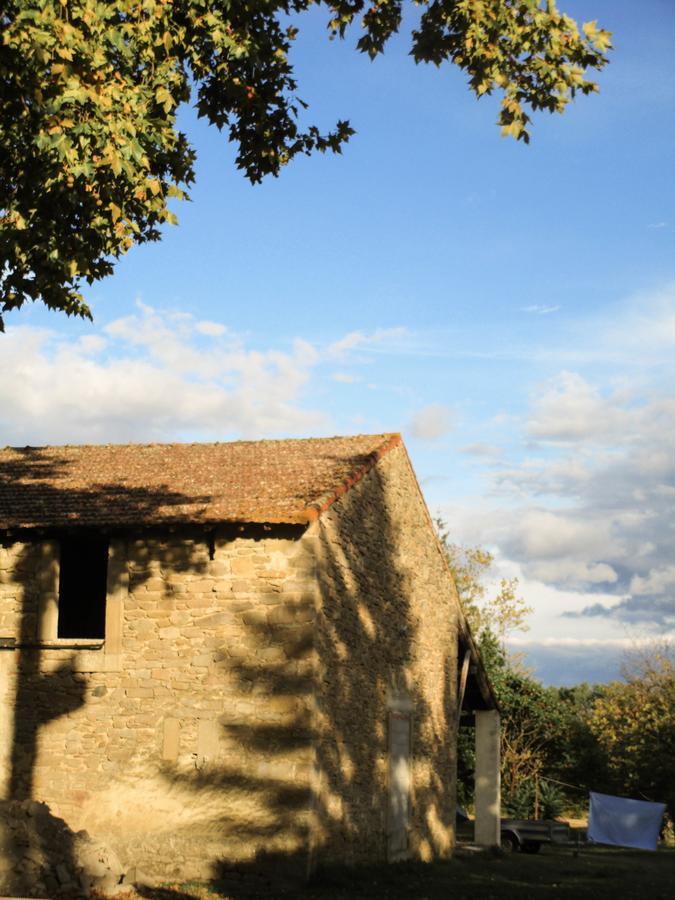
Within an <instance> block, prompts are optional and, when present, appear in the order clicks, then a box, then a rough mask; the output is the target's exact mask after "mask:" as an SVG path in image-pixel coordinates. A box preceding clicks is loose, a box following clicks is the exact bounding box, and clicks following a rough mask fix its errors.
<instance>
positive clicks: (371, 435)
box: [0, 431, 401, 453]
mask: <svg viewBox="0 0 675 900" xmlns="http://www.w3.org/2000/svg"><path fill="white" fill-rule="evenodd" d="M375 437H383V438H386V439H387V440H388V439H390V438H394V437H398V438H399V439H400V438H401V435H400V432H397V431H382V432H378V431H374V432H365V433H359V434H332V435H329V436H328V437H283V438H252V439H245V438H243V439H242V438H238V439H237V440H234V441H126V442H119V443H117V442H114V441H112V442H111V441H109V442H107V443H99V444H24V446H18V445H14V444H5V446H4V447H0V453H1V452H2V451H4V450H17V451H22V450H85V449H92V448H99V447H137V448H141V447H223V446H227V447H232V446H235V445H237V444H242V445H251V444H256V445H260V444H284V443H294V444H303V443H305V444H306V443H309V442H311V441H345V440H356V439H358V438H375Z"/></svg>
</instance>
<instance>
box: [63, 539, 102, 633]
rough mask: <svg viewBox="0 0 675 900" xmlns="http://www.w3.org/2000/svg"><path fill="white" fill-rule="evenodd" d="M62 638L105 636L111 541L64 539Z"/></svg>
mask: <svg viewBox="0 0 675 900" xmlns="http://www.w3.org/2000/svg"><path fill="white" fill-rule="evenodd" d="M59 568H60V574H59V626H58V636H59V637H60V638H99V639H102V638H104V637H105V598H106V592H107V582H108V541H107V540H106V539H105V538H100V537H87V538H75V539H69V540H64V541H62V542H61V560H60V567H59Z"/></svg>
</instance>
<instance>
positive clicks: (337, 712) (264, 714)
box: [0, 435, 464, 891]
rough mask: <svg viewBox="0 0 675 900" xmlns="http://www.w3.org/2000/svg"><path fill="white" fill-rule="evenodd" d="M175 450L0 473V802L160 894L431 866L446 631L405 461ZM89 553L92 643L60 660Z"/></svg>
mask: <svg viewBox="0 0 675 900" xmlns="http://www.w3.org/2000/svg"><path fill="white" fill-rule="evenodd" d="M350 442H351V443H350ZM193 446H194V447H196V448H198V449H197V450H195V451H194V460H193V463H192V466H190V452H189V447H188V449H187V450H186V449H185V447H186V445H167V446H165V447H164V448H163V449H162V451H161V452H162V457H161V458H162V460H163V463H162V466H161V468H158V463H157V453H159V452H160V451H159V450H157V448H161V445H151V447H150V449H148V448H137V449H136V450H135V454H136V455H134V448H132V447H125V448H123V451H124V453H125V454H128V455H127V456H126V457H125V459H126V460H127V461H128V460H132V461H133V464H131V463H129V462H125V464H124V465H121V464H120V465H119V466H118V463H117V461H116V460H117V457H116V456H115V450H116V449H117V448H114V447H111V448H107V451H109V452H108V456H107V457H106V456H105V454H102V452H101V453H98V449H97V448H83V449H82V448H46V449H45V450H44V451H35V453H34V454H33V455H31V454H26V453H24V454H23V456H21V457H20V458H18V460H17V457H16V455H12V453H17V452H18V451H16V452H15V451H12V452H9V451H0V531H2V534H3V543H2V546H1V547H0V790H1V791H2V793H1V795H0V796H1V797H2V798H4V799H5V800H6V801H13V802H25V801H30V800H38V801H44V802H45V803H47V804H49V807H50V809H51V811H52V812H53V814H54V815H56V816H58V817H62V818H63V819H64V820H65V822H66V823H67V825H68V827H69V829H70V830H71V831H72V832H73V833H76V832H78V831H80V830H82V829H86V831H87V833H88V835H91V836H93V837H92V838H91V839H92V840H94V839H95V840H96V841H100V842H102V843H103V844H104V845H105V846H106V847H109V848H110V850H111V852H112V853H114V854H115V856H116V858H118V859H119V860H121V863H120V865H121V867H122V869H125V870H126V869H128V868H130V867H132V866H133V867H136V866H137V867H139V868H140V869H142V870H143V871H144V872H147V873H148V875H149V876H151V877H155V878H164V879H172V878H210V877H214V876H217V875H218V873H219V872H222V871H223V870H224V869H225V868H226V867H228V866H232V865H234V864H237V865H239V866H242V867H246V866H253V865H260V864H262V863H264V862H265V861H272V862H274V864H275V865H280V864H282V863H283V864H286V863H287V864H289V865H290V866H291V867H294V868H295V869H296V870H297V871H298V872H306V871H308V870H309V869H311V868H312V867H314V866H316V865H319V864H321V863H326V862H359V861H378V860H384V859H386V858H390V859H391V858H402V857H414V858H421V859H431V858H433V857H436V856H442V855H447V854H449V853H450V852H451V850H452V847H453V842H454V827H453V826H454V810H455V760H456V729H457V722H458V714H457V713H458V711H457V684H458V674H457V644H458V632H459V631H460V630H461V629H462V628H463V627H464V626H463V623H462V619H461V612H460V608H459V604H458V600H457V596H456V592H455V588H454V585H453V583H452V579H451V577H450V575H449V572H448V570H447V567H446V565H445V561H444V559H443V556H442V554H441V553H440V551H439V548H438V545H437V541H436V538H435V535H434V531H433V527H432V524H431V522H430V519H429V515H428V512H427V510H426V507H425V505H424V501H423V499H422V496H421V493H420V491H419V488H418V485H417V482H416V479H415V476H414V474H413V471H412V468H411V466H410V463H409V460H408V457H407V454H406V451H405V448H404V446H403V444H402V443H401V441H400V439H399V438H397V436H391V435H379V436H367V437H365V438H352V439H325V440H316V441H284V442H258V443H255V442H253V443H248V444H246V443H240V444H232V445H193ZM173 447H179V448H180V449H179V450H177V451H176V454H180V466H178V463H176V470H175V473H174V474H173V475H172V476H171V465H172V464H173V463H172V460H173V459H174V457H172V448H173ZM209 447H213V448H217V450H216V449H214V450H213V451H212V453H211V457H209V450H208V448H209ZM228 447H229V448H235V449H233V450H231V451H227V450H226V449H225V450H224V449H223V448H228ZM205 448H206V449H205ZM78 449H80V450H81V452H80V453H79V455H78V452H77V451H78ZM105 449H106V448H102V450H105ZM61 450H62V451H63V452H62V454H61V455H59V452H60V451H61ZM144 450H145V451H147V452H146V457H147V458H145V457H144V459H145V462H143V459H141V463H143V464H142V465H141V463H138V464H137V462H136V461H137V459H138V457H143V453H144ZM156 450H157V453H156V452H155V451H156ZM89 451H91V453H94V452H95V451H96V453H97V454H98V456H97V462H96V467H95V469H96V475H95V477H94V476H89V475H87V474H86V473H85V475H82V473H81V472H80V473H79V474H78V472H79V469H78V465H83V464H82V460H83V459H84V458H85V457H87V452H89ZM121 452H122V450H120V453H121ZM228 452H230V456H229V457H226V456H223V454H227V453H228ZM216 454H217V455H218V457H217V459H216ZM319 458H320V459H319ZM106 459H108V462H107V463H106ZM111 460H112V462H111ZM228 460H229V463H228ZM216 463H217V465H216ZM106 466H107V468H106ZM143 466H145V469H144V468H143ZM129 472H131V475H129ZM218 472H221V474H222V478H223V480H224V481H225V482H227V490H228V491H229V494H228V496H230V497H233V498H235V499H234V500H231V501H227V502H231V503H232V504H234V506H235V507H236V508H234V509H228V508H226V500H224V499H222V497H221V496H220V495H219V494H217V490H218V488H217V484H218ZM167 473H168V474H167ZM200 473H201V476H200ZM132 476H134V477H135V478H136V481H134V480H133V477H132ZM169 476H170V477H171V480H170V481H167V478H169ZM78 478H79V479H80V480H79V481H78ZM87 479H89V480H87ZM97 479H98V480H97ZM3 485H4V486H5V490H4V495H3ZM8 485H9V487H8ZM22 485H25V487H26V496H27V497H28V499H27V500H25V502H24V501H22V499H21V498H22V496H23V495H22V493H21V487H22ZM223 490H224V489H223ZM169 491H170V492H172V495H173V497H174V502H173V506H172V507H169V506H167V501H166V495H167V492H169ZM247 492H248V493H247ZM141 495H142V496H141ZM3 496H4V499H3ZM8 497H9V499H7V498H8ZM139 497H140V498H141V499H139ZM17 498H18V499H17ZM101 498H103V499H101ZM235 500H236V503H235ZM10 501H11V503H10ZM104 501H105V502H104ZM22 502H24V507H25V509H24V512H23V515H24V518H25V521H21V520H20V518H19V515H20V513H21V503H22ZM3 504H4V506H3ZM17 504H19V509H18V511H17ZM134 504H136V506H135V507H134ZM10 505H11V510H12V516H13V518H12V516H9V514H6V515H4V517H3V511H6V510H7V509H8V508H9V507H10ZM167 510H168V512H167ZM134 517H135V518H134ZM92 533H95V534H97V535H103V536H104V538H105V539H106V540H107V542H108V544H107V546H108V552H107V568H106V572H105V578H106V579H107V581H106V590H105V632H104V634H103V636H97V637H95V638H87V637H77V638H69V637H63V636H60V633H59V603H60V590H61V588H60V584H61V587H62V580H61V582H60V574H59V566H60V554H61V548H62V546H63V545H64V541H66V540H67V541H70V545H69V546H73V541H75V542H77V540H78V535H81V534H82V535H85V534H86V535H91V534H92ZM75 546H77V544H76V543H75ZM83 546H87V545H86V544H83ZM78 602H81V604H83V605H85V604H87V602H88V591H87V585H86V584H83V585H82V587H81V601H78ZM392 717H393V718H392ZM394 720H395V727H396V729H398V730H397V732H396V733H397V735H398V737H397V743H395V744H392V742H391V736H392V734H393V732H392V722H393V721H394ZM406 742H407V743H406ZM392 748H393V749H392ZM406 748H407V749H406ZM392 754H393V755H392ZM0 827H2V813H1V811H0ZM4 827H5V830H6V829H7V827H8V826H7V817H6V816H5V825H4ZM5 838H7V834H5ZM10 838H11V835H10ZM45 840H46V839H45ZM48 843H49V842H48V840H47V842H46V844H44V842H43V845H41V846H40V847H38V848H37V849H36V853H38V854H40V855H41V856H40V858H41V859H44V858H49V854H50V853H51V852H52V848H50V847H49V846H48ZM0 846H2V848H3V854H4V855H5V861H4V862H3V863H2V864H0V891H3V890H5V891H6V890H7V885H6V882H7V880H8V877H9V876H7V877H6V878H5V882H3V878H4V877H5V876H6V875H7V873H8V872H11V871H12V866H13V865H14V862H13V861H12V859H11V858H9V857H11V856H12V854H14V855H16V853H17V852H18V851H17V849H16V846H13V844H12V840H11V839H9V838H8V839H5V840H2V841H0ZM58 852H59V853H61V854H62V852H63V848H61V849H60V850H58ZM70 852H74V851H72V849H71V851H70ZM61 861H62V862H64V860H61ZM65 863H66V865H68V864H69V861H68V860H65ZM3 883H4V884H5V886H4V887H3Z"/></svg>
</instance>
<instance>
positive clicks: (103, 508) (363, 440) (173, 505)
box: [0, 434, 401, 531]
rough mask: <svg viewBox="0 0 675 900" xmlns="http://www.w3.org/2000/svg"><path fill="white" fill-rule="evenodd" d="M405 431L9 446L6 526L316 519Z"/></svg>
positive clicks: (1, 453) (2, 453)
mask: <svg viewBox="0 0 675 900" xmlns="http://www.w3.org/2000/svg"><path fill="white" fill-rule="evenodd" d="M400 440H401V439H400V436H399V435H396V434H375V435H359V436H356V437H333V438H310V439H307V440H283V441H236V442H234V443H225V444H118V445H115V444H108V445H100V446H99V445H89V446H68V447H23V448H7V449H4V450H0V530H2V531H14V530H20V529H33V528H37V529H50V528H60V527H64V526H83V527H110V528H114V527H120V526H132V525H134V526H139V525H156V524H172V523H173V524H178V523H197V524H209V523H213V524H215V523H218V522H258V523H266V522H269V523H303V522H309V521H311V520H312V519H315V518H316V517H317V516H318V515H319V514H320V513H321V512H322V511H323V510H324V509H327V508H328V507H329V506H330V505H331V504H332V503H333V501H334V500H336V499H337V498H338V497H339V496H340V495H341V494H343V493H344V492H345V491H346V490H348V489H349V487H350V486H351V485H352V484H354V483H355V482H357V481H358V480H359V479H360V478H362V477H363V475H364V474H365V473H366V472H367V471H368V469H370V468H371V467H372V466H373V465H374V464H375V463H376V462H377V460H378V459H379V458H380V457H381V456H382V455H383V454H384V453H386V452H387V451H388V450H389V449H391V448H392V447H394V446H395V445H396V444H398V443H399V442H400Z"/></svg>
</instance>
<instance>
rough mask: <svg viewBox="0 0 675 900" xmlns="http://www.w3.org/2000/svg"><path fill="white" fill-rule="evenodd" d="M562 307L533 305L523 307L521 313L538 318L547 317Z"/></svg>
mask: <svg viewBox="0 0 675 900" xmlns="http://www.w3.org/2000/svg"><path fill="white" fill-rule="evenodd" d="M559 309H560V306H546V305H544V304H539V303H533V304H532V305H531V306H521V307H520V312H526V313H534V314H535V315H537V316H547V315H549V314H550V313H554V312H558V311H559Z"/></svg>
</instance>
